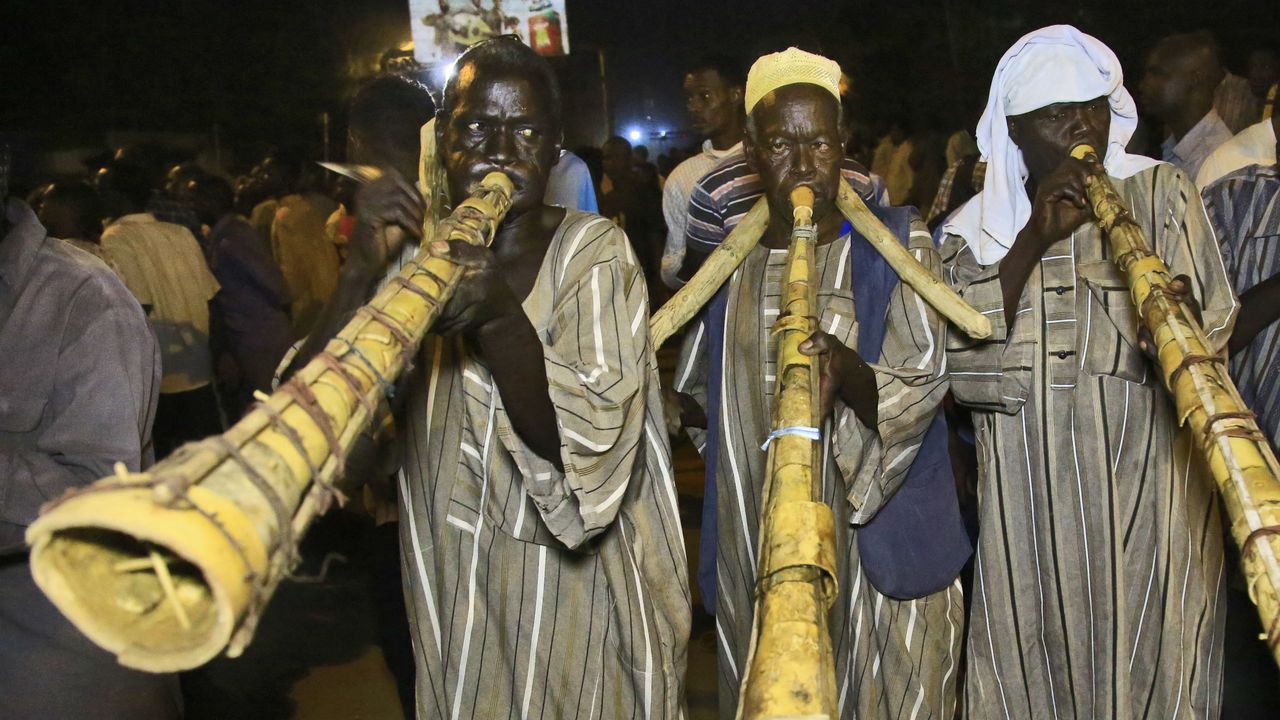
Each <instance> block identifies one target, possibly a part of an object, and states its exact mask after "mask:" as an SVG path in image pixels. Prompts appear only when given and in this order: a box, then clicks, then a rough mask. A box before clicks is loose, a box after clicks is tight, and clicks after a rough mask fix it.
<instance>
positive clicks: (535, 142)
mask: <svg viewBox="0 0 1280 720" xmlns="http://www.w3.org/2000/svg"><path fill="white" fill-rule="evenodd" d="M458 72H459V80H458V82H459V88H458V101H457V104H456V106H455V107H454V108H453V112H452V114H451V115H450V116H449V117H448V118H447V120H448V122H447V124H446V125H445V127H444V130H443V135H442V137H441V146H440V149H441V155H442V157H443V159H444V165H445V172H446V174H447V175H448V177H449V193H450V195H451V196H452V197H453V199H454V202H460V201H461V200H463V199H464V198H466V197H467V196H468V195H470V194H471V192H472V190H473V189H474V188H475V187H476V185H478V184H479V183H480V181H482V180H484V177H485V176H486V175H488V174H489V173H491V172H494V171H501V172H503V173H506V175H507V177H509V178H511V183H512V184H513V185H514V186H515V195H514V196H513V197H512V204H511V206H512V210H513V211H516V212H520V211H525V210H530V209H533V208H536V207H538V206H540V205H542V197H543V195H544V194H545V192H546V188H547V176H548V174H549V173H550V172H551V168H552V166H554V165H555V163H556V159H557V158H558V156H559V154H560V143H559V137H558V136H557V132H556V128H555V126H554V124H553V121H552V114H551V109H550V108H549V107H548V103H549V102H550V98H549V97H546V96H545V94H544V93H540V92H538V90H537V85H536V83H534V82H532V81H531V79H530V78H528V77H520V76H514V75H513V76H494V77H485V76H480V75H477V74H476V72H475V65H470V64H469V65H465V66H463V67H462V68H461V69H460V70H459V71H458ZM467 74H470V75H471V77H467Z"/></svg>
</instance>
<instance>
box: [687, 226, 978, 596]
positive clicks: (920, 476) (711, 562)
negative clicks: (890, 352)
mask: <svg viewBox="0 0 1280 720" xmlns="http://www.w3.org/2000/svg"><path fill="white" fill-rule="evenodd" d="M870 207H871V210H872V212H873V213H875V215H876V217H878V218H879V219H880V221H881V222H883V223H884V224H885V225H886V226H888V227H889V229H890V230H892V231H893V234H894V236H895V237H897V238H899V239H901V240H902V242H903V244H904V245H905V244H907V241H908V238H909V237H910V222H911V217H912V214H914V213H915V210H914V209H912V208H882V207H877V206H870ZM849 230H850V228H849V225H848V224H847V223H846V224H845V227H844V228H843V229H842V230H841V232H842V233H843V232H847V231H849ZM849 264H850V266H851V267H852V269H853V272H854V275H853V276H852V277H854V278H856V280H855V282H854V283H853V302H854V312H855V314H856V315H857V318H858V340H857V343H858V347H857V351H858V354H859V355H860V356H862V357H863V358H866V359H868V360H875V359H878V358H879V357H880V347H881V345H882V344H883V343H884V330H885V327H884V320H885V315H886V313H887V311H888V307H889V299H890V297H891V296H892V294H893V291H894V289H895V288H896V287H897V285H898V274H897V273H896V272H894V270H893V268H891V267H890V266H889V263H887V262H885V260H884V258H883V257H881V255H880V253H879V252H877V251H876V249H875V248H874V247H873V246H872V245H871V243H870V242H868V241H867V239H866V238H864V237H863V236H862V235H860V234H858V233H856V232H854V233H852V237H851V238H850V248H849ZM727 293H728V289H727V287H726V288H722V289H721V290H720V292H718V293H717V294H716V296H715V298H713V299H712V301H711V303H710V304H709V305H708V307H707V310H706V311H705V312H704V314H703V319H702V321H703V323H704V324H705V327H706V335H707V348H708V351H709V353H710V363H709V366H710V376H709V378H708V386H707V390H708V393H707V395H708V397H707V405H708V407H707V446H706V449H705V450H704V452H703V458H704V459H705V460H706V468H707V476H706V490H705V492H706V494H705V497H704V499H703V509H702V540H701V544H700V546H699V547H700V560H699V563H698V585H699V587H701V589H702V595H703V602H704V604H705V605H706V607H707V609H708V610H709V611H710V612H712V613H714V612H715V602H716V600H715V598H716V567H715V559H716V542H717V532H716V481H715V477H716V463H717V460H718V452H719V445H720V442H719V440H720V417H721V416H720V412H719V409H720V367H721V358H722V357H723V355H724V316H725V309H726V306H727V304H728V300H727V298H728V295H727ZM937 341H938V343H939V347H938V352H942V342H943V338H938V339H937ZM972 553H973V545H972V543H971V542H970V540H969V535H968V533H966V532H965V529H964V523H963V521H962V519H961V517H960V504H959V499H958V498H957V496H956V485H955V478H954V476H953V474H952V470H951V456H950V452H949V450H948V445H947V421H946V419H945V417H944V416H943V414H942V412H941V409H939V411H938V413H937V415H935V416H934V419H933V422H932V424H931V425H930V426H929V430H928V432H926V433H925V436H924V441H923V443H922V444H921V446H920V451H919V453H918V454H917V455H916V458H915V462H913V463H912V465H911V469H910V470H909V471H908V472H907V477H906V479H905V480H904V481H903V483H902V486H901V487H900V488H899V489H898V492H897V493H896V494H895V495H894V496H893V497H891V498H889V500H888V501H887V502H886V503H885V504H884V506H883V507H882V508H881V509H880V512H878V513H877V514H876V516H875V517H874V518H872V519H871V522H869V523H867V524H866V525H863V526H861V527H860V528H858V554H859V555H860V557H861V560H862V570H863V572H864V573H865V574H866V576H867V579H868V580H870V581H871V584H872V585H874V586H875V588H876V590H878V591H880V592H881V593H882V594H884V595H888V596H889V597H892V598H897V599H903V600H905V599H911V598H919V597H924V596H926V595H930V594H932V593H935V592H937V591H939V590H941V589H943V588H945V587H947V586H948V585H949V584H951V582H952V581H953V580H954V579H955V578H956V576H957V575H958V574H959V572H960V569H961V568H962V567H963V566H964V564H965V562H966V561H967V560H968V559H969V556H970V555H971V554H972Z"/></svg>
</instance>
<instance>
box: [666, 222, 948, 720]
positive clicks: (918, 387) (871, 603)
mask: <svg viewBox="0 0 1280 720" xmlns="http://www.w3.org/2000/svg"><path fill="white" fill-rule="evenodd" d="M849 248H850V244H849V235H847V234H846V235H844V236H842V237H841V238H839V239H837V240H836V241H835V242H832V243H828V244H826V245H821V246H819V247H818V248H817V249H816V253H815V254H816V260H817V267H818V278H819V279H818V308H819V310H820V313H819V326H820V327H821V329H822V330H823V331H825V332H828V333H830V334H832V335H834V336H835V337H836V338H838V339H839V340H840V342H842V343H844V344H845V345H846V346H848V347H856V346H857V337H858V326H857V320H856V315H855V312H854V305H853V292H852V288H851V283H852V282H853V281H854V278H853V277H852V275H853V273H852V272H851V270H850V264H849ZM911 249H912V250H913V251H914V254H915V255H916V257H917V258H918V259H920V260H921V262H922V263H923V264H924V265H925V266H926V267H929V268H931V269H932V270H933V272H935V273H939V272H941V264H940V260H939V257H938V253H937V251H936V250H935V249H934V247H933V241H932V239H931V238H930V237H929V233H928V231H927V230H925V229H924V227H923V225H922V224H921V223H920V222H919V219H918V218H917V219H916V220H915V224H914V226H913V232H912V234H911ZM785 259H786V251H785V250H769V249H768V248H765V247H763V246H757V247H756V248H755V249H753V250H752V251H751V253H750V254H749V255H748V256H747V258H746V259H745V260H744V262H743V263H742V266H741V267H739V269H738V270H737V271H736V272H735V273H734V275H733V277H732V279H731V280H730V281H729V285H728V290H727V292H728V296H727V307H726V310H725V328H724V338H725V340H724V342H725V344H726V347H725V350H724V353H723V358H724V363H723V367H721V368H720V373H719V375H720V382H721V393H720V412H721V413H722V417H721V419H720V420H721V422H720V428H721V430H720V438H719V443H718V445H719V447H718V457H717V458H716V463H717V465H716V493H717V498H718V508H717V509H718V513H717V526H718V533H719V547H718V553H717V561H716V581H717V590H718V592H717V598H716V603H717V609H716V631H717V638H718V640H717V642H718V656H719V660H720V664H719V672H720V678H719V679H720V683H719V686H720V687H719V691H720V716H721V717H722V718H732V717H733V716H734V712H735V710H736V708H737V703H738V691H739V686H740V684H741V682H742V675H743V671H744V670H745V668H744V664H745V662H746V660H747V652H748V645H749V642H750V639H751V631H752V626H753V622H754V621H753V617H754V599H755V584H756V570H757V555H756V553H757V549H758V543H759V535H758V532H759V530H758V524H759V516H760V509H761V504H762V493H763V484H764V477H765V475H766V462H765V458H766V454H765V452H763V451H762V450H761V449H760V444H761V442H762V441H763V440H764V438H766V437H767V436H768V435H769V431H770V427H771V419H772V417H773V392H774V382H775V379H776V375H777V370H776V368H775V357H776V347H777V343H776V336H774V335H773V334H772V333H771V332H770V328H771V327H772V325H773V322H774V320H776V319H777V316H778V308H779V299H780V295H779V293H780V288H779V285H780V279H781V276H782V273H783V269H784V265H785ZM888 308H889V309H888V317H887V318H886V320H885V322H886V324H887V325H888V328H887V331H886V333H885V338H884V344H883V347H882V354H881V357H880V362H881V365H879V366H876V367H877V373H876V375H877V380H878V386H879V392H880V403H879V427H878V428H877V430H876V431H872V430H870V429H868V428H866V427H865V426H863V425H862V423H861V422H860V421H859V420H858V419H857V418H856V417H854V415H853V411H852V410H850V409H848V408H847V407H845V406H844V404H843V403H841V402H840V401H838V400H837V401H836V408H835V410H834V412H833V418H830V419H828V420H827V422H826V427H825V428H824V431H823V437H826V438H830V441H829V442H827V443H826V444H825V447H824V449H823V454H822V466H821V468H820V469H819V472H820V476H821V479H822V500H823V502H826V503H827V504H828V505H830V506H831V507H832V509H833V511H834V513H835V527H836V528H843V529H844V530H845V531H844V532H837V533H836V544H837V557H838V558H840V561H839V562H838V569H837V572H838V577H837V581H838V583H839V595H838V597H837V599H836V602H835V605H834V606H833V607H832V609H831V614H830V617H829V623H830V628H831V636H832V641H833V642H832V645H833V647H834V650H835V660H836V683H837V687H838V693H839V695H838V702H839V708H840V717H842V718H855V717H856V718H884V719H889V718H918V719H921V720H923V719H925V718H933V719H934V720H941V719H943V718H946V719H947V720H949V719H950V718H951V717H952V716H953V714H954V707H955V678H956V663H957V660H958V657H957V655H958V652H957V651H958V649H959V643H960V637H961V634H962V622H963V618H962V614H963V602H962V598H961V593H960V588H959V583H958V581H957V582H956V583H955V584H953V585H952V586H951V587H949V588H947V589H946V590H943V591H940V592H938V593H935V594H933V595H930V596H928V597H926V598H923V599H919V600H909V601H896V600H893V599H891V598H888V597H886V596H884V595H881V594H880V593H879V592H877V591H876V589H875V588H874V587H872V586H871V584H870V582H868V580H867V578H866V576H865V575H864V574H863V572H862V569H861V561H860V556H859V554H858V532H857V530H856V526H857V525H860V524H862V523H865V522H867V521H869V520H870V519H871V518H872V517H874V515H875V513H876V512H877V511H878V510H879V509H880V507H882V506H883V504H884V503H885V502H886V501H887V500H888V499H889V498H890V497H892V495H893V493H894V492H895V491H896V490H897V488H898V487H899V486H900V485H901V483H902V481H903V479H904V478H905V477H906V472H907V470H908V469H909V468H910V466H911V462H912V460H913V459H914V457H915V454H916V450H917V449H918V448H919V445H920V442H921V440H922V439H923V436H924V433H925V431H926V430H927V429H928V427H929V424H930V422H931V421H932V419H933V417H934V412H935V411H936V408H937V406H938V403H939V402H940V401H941V398H942V395H943V393H945V392H946V383H945V380H944V376H945V375H944V373H945V366H944V365H945V360H944V357H943V355H942V352H941V350H942V347H941V345H942V341H943V338H944V334H945V320H943V319H941V318H940V317H939V316H938V315H937V314H936V313H935V312H934V311H933V310H932V308H931V307H930V306H929V305H927V304H926V303H924V301H923V300H921V299H919V298H918V297H917V296H916V295H915V293H914V292H913V291H912V290H911V289H910V287H909V286H907V285H906V284H899V285H898V286H897V288H896V289H895V290H894V291H893V296H892V298H891V299H890V300H889V303H888ZM707 338H708V333H707V329H706V327H705V320H704V325H702V326H699V327H698V328H697V329H696V330H694V331H692V332H690V333H688V336H687V339H686V341H685V345H684V347H683V349H682V356H681V360H680V363H679V365H678V369H677V374H676V389H677V390H679V391H680V392H684V393H688V394H690V395H692V396H693V397H694V398H695V399H697V400H698V401H699V402H700V403H701V404H702V405H703V407H707V382H708V377H709V367H708V363H709V354H708V349H707V344H706V343H707ZM872 359H873V360H874V358H872ZM693 435H694V441H695V443H696V444H697V445H698V447H699V448H700V449H705V444H706V443H705V434H704V433H702V432H699V431H694V432H693Z"/></svg>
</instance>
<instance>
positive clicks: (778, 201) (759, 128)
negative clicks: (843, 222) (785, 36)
mask: <svg viewBox="0 0 1280 720" xmlns="http://www.w3.org/2000/svg"><path fill="white" fill-rule="evenodd" d="M752 121H753V123H754V125H755V130H754V132H748V133H747V138H746V141H745V143H746V146H745V148H744V149H745V150H746V156H747V162H748V164H749V165H750V166H751V168H752V169H753V170H755V171H756V172H757V173H759V174H760V178H761V180H763V181H764V187H765V197H767V198H768V200H769V208H770V209H771V210H772V211H773V212H780V213H785V214H786V216H787V217H790V216H791V199H790V198H791V191H792V190H794V189H796V188H797V187H800V186H802V185H803V186H807V187H809V188H810V189H811V190H813V194H814V198H815V203H814V207H813V214H814V218H815V219H818V218H822V217H824V216H825V215H826V214H827V213H828V212H830V211H831V209H832V208H833V207H834V206H835V197H836V193H837V191H838V190H839V188H840V161H841V160H842V159H843V158H844V135H843V128H842V127H841V123H840V104H839V103H838V102H836V99H835V98H834V97H832V96H831V94H830V93H828V92H827V91H825V90H823V89H822V88H820V87H817V86H814V85H808V84H802V85H787V86H785V87H781V88H778V89H777V90H775V91H773V92H771V93H769V94H768V95H766V96H765V97H764V99H762V100H761V101H760V102H759V104H757V105H756V107H755V109H754V110H753V111H752Z"/></svg>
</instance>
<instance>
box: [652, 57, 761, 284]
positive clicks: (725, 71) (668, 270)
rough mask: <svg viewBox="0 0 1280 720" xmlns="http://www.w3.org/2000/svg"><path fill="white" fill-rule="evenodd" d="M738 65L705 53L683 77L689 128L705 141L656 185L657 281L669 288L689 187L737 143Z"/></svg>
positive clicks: (678, 260) (680, 253) (680, 252)
mask: <svg viewBox="0 0 1280 720" xmlns="http://www.w3.org/2000/svg"><path fill="white" fill-rule="evenodd" d="M745 84H746V77H745V76H744V75H743V72H742V66H741V65H740V64H739V63H737V61H735V60H733V59H732V58H729V57H725V56H708V57H706V58H703V59H702V60H701V61H699V62H698V64H696V65H694V66H693V68H692V69H690V70H689V74H688V75H685V78H684V94H685V102H686V107H687V108H688V110H689V115H690V116H691V118H692V119H693V127H694V129H695V130H697V131H698V134H700V135H702V136H703V137H704V138H706V140H705V141H704V142H703V143H702V152H700V153H698V154H697V155H694V156H693V157H691V158H689V159H688V160H685V161H684V162H682V163H680V164H679V165H677V166H676V167H675V169H674V170H672V171H671V174H670V175H669V176H667V182H666V184H665V185H664V186H663V189H662V214H663V216H664V217H665V218H666V221H667V244H666V247H665V248H664V249H663V252H662V282H663V283H665V284H666V285H667V286H668V287H670V288H672V289H676V288H679V287H680V286H681V285H683V284H684V282H683V281H681V280H680V278H679V277H678V276H677V274H678V273H679V272H680V265H681V264H682V263H683V262H684V251H685V241H684V234H685V227H686V226H687V225H688V222H689V196H690V195H691V194H692V193H693V186H694V185H696V184H697V182H698V181H699V180H701V179H702V176H703V175H706V174H707V173H708V172H710V171H711V169H712V168H714V167H715V166H716V165H718V164H719V163H720V161H721V160H722V159H724V158H725V157H726V156H728V155H729V154H731V153H733V152H734V151H735V150H738V149H740V148H741V147H742V131H743V127H744V125H745V118H744V117H743V114H742V93H743V86H744V85H745Z"/></svg>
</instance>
